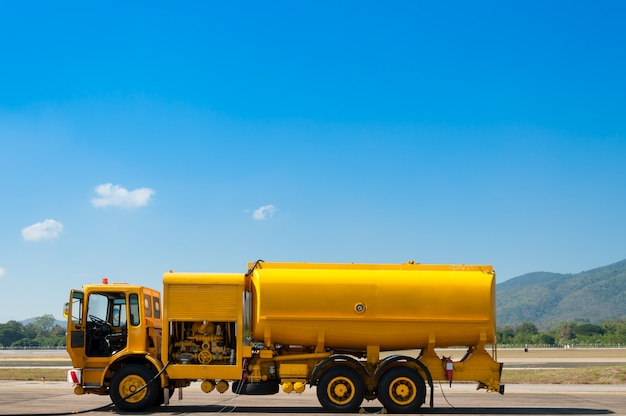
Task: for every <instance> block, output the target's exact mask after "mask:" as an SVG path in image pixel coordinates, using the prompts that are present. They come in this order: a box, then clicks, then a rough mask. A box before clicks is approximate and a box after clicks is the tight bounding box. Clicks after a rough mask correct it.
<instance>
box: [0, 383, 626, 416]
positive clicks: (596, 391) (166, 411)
mask: <svg viewBox="0 0 626 416" xmlns="http://www.w3.org/2000/svg"><path fill="white" fill-rule="evenodd" d="M435 390H436V392H435V407H434V408H432V409H431V408H429V407H423V408H422V412H421V414H429V415H430V414H459V415H543V416H549V415H606V414H622V415H624V414H626V385H509V386H507V392H506V393H505V394H504V395H499V394H497V393H486V392H484V391H476V390H475V385H474V384H461V383H457V384H453V385H452V388H450V387H448V385H447V384H446V385H441V386H439V385H438V384H437V385H436V387H435ZM444 395H445V396H444ZM110 403H111V401H110V399H109V397H108V396H95V395H83V396H76V395H74V393H73V390H72V387H71V386H70V385H69V384H67V383H64V382H45V383H42V382H41V381H19V382H18V381H0V415H3V416H7V415H61V414H68V415H69V414H78V413H84V414H88V415H112V414H129V413H124V412H118V411H117V409H116V408H114V407H111V406H109V405H110ZM363 407H364V413H377V412H380V411H381V407H380V404H379V403H378V402H377V401H372V402H363ZM212 413H235V414H246V415H250V414H252V415H257V414H258V415H271V414H281V415H298V414H307V415H317V414H319V415H329V414H331V413H325V412H324V411H323V409H322V408H321V406H320V405H319V403H318V401H317V397H316V395H315V390H314V389H307V390H306V391H305V392H304V393H303V394H300V395H297V394H294V393H292V394H289V395H288V394H285V393H282V392H281V393H278V394H276V395H273V396H237V395H234V394H232V393H231V392H228V393H225V394H222V395H220V394H219V393H216V392H213V393H209V394H205V393H203V392H202V391H201V390H200V385H199V383H194V384H193V385H191V386H190V387H188V388H186V389H184V390H183V400H182V401H179V400H178V391H177V392H176V393H175V394H174V396H173V397H172V399H171V402H170V405H169V406H167V407H158V408H154V409H152V410H151V411H150V412H140V413H133V414H138V415H147V414H157V415H172V416H173V415H177V416H178V415H186V414H189V415H191V414H212Z"/></svg>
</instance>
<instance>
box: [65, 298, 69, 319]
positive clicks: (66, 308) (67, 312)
mask: <svg viewBox="0 0 626 416" xmlns="http://www.w3.org/2000/svg"><path fill="white" fill-rule="evenodd" d="M68 316H70V303H69V302H66V303H65V306H64V307H63V317H64V318H66V319H67V317H68Z"/></svg>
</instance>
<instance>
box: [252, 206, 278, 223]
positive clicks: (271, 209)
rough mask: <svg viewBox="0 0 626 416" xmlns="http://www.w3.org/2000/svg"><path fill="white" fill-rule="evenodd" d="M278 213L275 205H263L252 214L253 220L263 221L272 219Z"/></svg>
mask: <svg viewBox="0 0 626 416" xmlns="http://www.w3.org/2000/svg"><path fill="white" fill-rule="evenodd" d="M275 212H276V207H275V206H274V205H263V206H262V207H259V208H257V209H255V210H254V212H253V213H252V218H254V219H255V220H257V221H263V220H266V219H268V218H271V217H272V215H274V213H275Z"/></svg>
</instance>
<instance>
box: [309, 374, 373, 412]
mask: <svg viewBox="0 0 626 416" xmlns="http://www.w3.org/2000/svg"><path fill="white" fill-rule="evenodd" d="M364 397H365V383H364V382H363V379H362V378H361V377H360V376H359V374H358V373H357V372H356V371H355V370H353V369H352V368H350V367H335V368H331V369H330V370H328V371H326V372H325V373H324V374H323V375H322V377H320V380H319V383H317V399H318V400H319V402H320V404H321V405H322V407H324V409H326V410H329V411H332V412H335V413H337V412H356V411H357V410H359V407H361V403H363V398H364Z"/></svg>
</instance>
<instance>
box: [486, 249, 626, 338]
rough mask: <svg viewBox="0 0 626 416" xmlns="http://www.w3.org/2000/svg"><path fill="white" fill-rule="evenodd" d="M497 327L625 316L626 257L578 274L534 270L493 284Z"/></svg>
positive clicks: (586, 320)
mask: <svg viewBox="0 0 626 416" xmlns="http://www.w3.org/2000/svg"><path fill="white" fill-rule="evenodd" d="M496 309H497V325H498V327H499V328H503V327H504V326H507V325H511V326H517V325H519V324H520V323H522V322H532V323H534V324H535V325H536V326H537V327H538V328H540V329H547V328H549V327H551V326H552V325H553V324H555V323H558V322H571V321H581V322H590V323H600V322H602V321H605V320H610V319H615V318H619V319H626V260H623V261H620V262H618V263H614V264H611V265H609V266H604V267H599V268H597V269H593V270H588V271H585V272H581V273H577V274H559V273H547V272H536V273H529V274H525V275H522V276H519V277H515V278H513V279H510V280H507V281H506V282H503V283H499V284H497V285H496Z"/></svg>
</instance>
